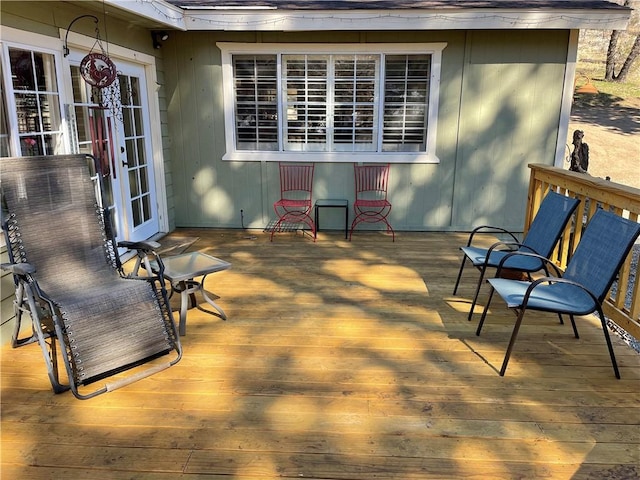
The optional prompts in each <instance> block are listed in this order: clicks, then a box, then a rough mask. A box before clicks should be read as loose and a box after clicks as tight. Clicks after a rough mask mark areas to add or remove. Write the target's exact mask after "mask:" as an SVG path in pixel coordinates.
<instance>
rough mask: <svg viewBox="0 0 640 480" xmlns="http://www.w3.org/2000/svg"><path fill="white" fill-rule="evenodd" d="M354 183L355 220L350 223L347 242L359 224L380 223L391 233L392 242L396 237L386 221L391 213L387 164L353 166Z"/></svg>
mask: <svg viewBox="0 0 640 480" xmlns="http://www.w3.org/2000/svg"><path fill="white" fill-rule="evenodd" d="M353 168H354V173H355V181H356V199H355V202H354V203H353V210H354V212H355V218H354V219H353V222H352V223H351V233H350V234H349V241H351V236H352V235H353V230H354V229H355V228H356V225H358V224H359V223H363V222H364V223H378V222H382V223H384V224H385V225H386V226H387V232H391V235H392V238H393V241H394V242H395V240H396V236H395V233H394V231H393V228H391V224H389V221H388V220H387V216H388V215H389V213H390V212H391V203H389V201H388V200H387V187H388V184H389V164H386V165H356V164H354V165H353Z"/></svg>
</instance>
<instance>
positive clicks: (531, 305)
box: [476, 209, 640, 378]
mask: <svg viewBox="0 0 640 480" xmlns="http://www.w3.org/2000/svg"><path fill="white" fill-rule="evenodd" d="M638 235H640V224H639V223H638V222H634V221H631V220H627V219H624V218H622V217H620V216H618V215H616V214H614V213H611V212H607V211H605V210H602V209H600V210H598V211H597V212H596V214H595V215H594V216H593V218H592V219H591V221H590V222H589V224H588V225H587V228H586V229H585V231H584V234H583V235H582V238H581V240H580V243H579V244H578V247H577V248H576V251H575V252H574V254H573V256H572V257H571V260H570V261H569V264H568V265H567V268H566V271H565V273H564V275H561V274H560V270H559V269H558V268H557V267H556V266H555V265H554V266H553V267H554V270H555V273H556V275H555V276H546V277H543V278H539V279H537V280H535V281H530V282H523V281H517V280H509V279H505V278H497V275H498V274H499V272H500V269H501V268H502V267H503V266H504V265H506V264H507V263H509V261H510V258H512V257H511V256H509V257H505V258H504V259H503V260H502V261H501V262H500V264H499V265H498V272H497V274H496V278H491V279H489V283H490V285H491V291H490V294H489V300H488V301H487V304H486V306H485V308H484V311H483V312H482V318H481V319H480V323H479V324H478V328H477V330H476V335H480V331H481V330H482V326H483V324H484V320H485V318H486V316H487V311H488V310H489V305H490V303H491V299H492V298H493V294H494V292H497V293H498V295H500V297H502V299H503V300H504V302H505V303H506V304H507V307H508V308H510V309H513V310H514V312H515V313H516V315H517V319H516V323H515V325H514V327H513V333H512V334H511V340H510V341H509V346H508V347H507V352H506V354H505V357H504V361H503V363H502V368H501V369H500V375H501V376H504V372H505V371H506V369H507V364H508V363H509V357H510V356H511V352H512V350H513V345H514V343H515V341H516V337H517V336H518V330H519V329H520V325H521V324H522V319H523V318H524V313H525V311H526V310H538V311H542V312H552V313H557V314H558V315H560V316H562V315H565V314H567V315H569V318H570V319H571V325H572V327H573V333H574V335H575V337H576V338H579V336H578V330H577V328H576V323H575V319H574V316H575V315H589V314H591V313H594V312H597V313H598V316H599V317H600V321H601V323H602V330H603V332H604V338H605V340H606V342H607V347H608V349H609V355H610V357H611V363H612V365H613V370H614V372H615V374H616V378H620V372H619V371H618V365H617V363H616V357H615V355H614V353H613V347H612V345H611V338H610V337H609V331H608V330H607V323H606V319H605V316H604V313H603V311H602V302H603V301H604V300H605V298H606V295H607V292H608V291H609V289H610V288H611V285H612V283H613V281H614V280H615V277H616V275H617V273H618V270H620V267H621V266H622V264H623V262H624V260H625V258H626V257H627V255H628V254H629V251H630V250H631V247H632V246H633V243H634V242H635V240H636V239H637V238H638ZM516 256H523V257H529V258H533V257H538V259H539V260H540V261H546V260H545V259H544V258H543V257H541V256H537V255H534V254H530V253H523V252H517V253H514V254H513V257H516ZM548 263H549V264H550V265H553V264H552V263H551V262H548Z"/></svg>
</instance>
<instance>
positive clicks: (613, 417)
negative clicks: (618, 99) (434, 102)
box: [1, 229, 640, 480]
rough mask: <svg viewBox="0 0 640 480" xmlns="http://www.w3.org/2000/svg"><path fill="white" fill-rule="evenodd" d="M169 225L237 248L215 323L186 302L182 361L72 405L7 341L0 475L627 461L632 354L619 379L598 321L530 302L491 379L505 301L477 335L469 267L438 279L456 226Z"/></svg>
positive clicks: (34, 352) (34, 361)
mask: <svg viewBox="0 0 640 480" xmlns="http://www.w3.org/2000/svg"><path fill="white" fill-rule="evenodd" d="M172 235H173V236H175V237H176V238H181V237H185V238H194V239H196V241H195V243H193V244H192V245H191V246H190V247H189V249H190V250H200V251H203V252H205V253H209V254H211V255H214V256H216V257H219V258H222V259H225V260H227V261H229V262H231V263H232V267H231V269H230V270H227V271H224V272H220V273H216V274H212V275H210V276H208V277H207V281H206V285H205V288H206V289H207V290H208V291H210V292H212V293H215V295H216V296H217V297H219V299H218V300H217V302H218V303H219V304H220V306H222V307H223V308H224V310H225V312H226V313H227V315H228V320H227V321H226V322H225V321H222V320H220V319H219V318H217V317H213V316H210V315H207V314H205V313H203V312H201V311H199V310H195V309H194V310H190V311H189V313H188V317H187V335H186V336H185V337H182V342H183V347H184V357H183V359H182V361H181V362H180V363H179V364H177V365H176V366H174V367H172V368H170V369H168V370H166V371H164V372H161V373H160V374H157V375H155V376H153V377H150V378H148V379H145V380H143V381H140V382H137V383H135V384H133V385H130V386H128V387H126V388H123V389H121V390H117V391H115V392H112V393H109V394H106V395H102V396H100V397H97V398H95V399H92V400H88V401H84V402H81V401H78V400H76V399H75V398H73V396H72V395H71V394H62V395H54V394H53V393H52V392H51V390H50V388H49V383H48V379H47V376H46V370H45V368H44V365H43V362H42V359H41V357H40V350H39V349H38V347H37V346H36V345H31V346H27V347H23V348H20V349H17V350H12V349H11V348H10V347H9V346H4V347H3V348H2V357H1V360H2V392H1V393H2V396H1V407H2V412H1V415H2V425H1V426H2V465H1V467H2V470H1V474H2V478H16V479H17V478H30V479H39V478H42V479H44V478H64V477H69V478H109V479H111V478H113V479H125V478H127V479H128V478H150V479H162V480H164V479H167V480H168V479H175V478H182V479H191V478H194V479H195V478H208V479H215V478H218V479H222V478H225V479H229V478H233V479H268V478H297V479H299V478H307V479H328V478H330V479H362V480H369V479H373V478H377V479H392V478H393V479H402V480H407V479H428V478H447V479H449V478H483V479H484V478H500V479H508V478H554V479H581V478H593V479H601V478H608V479H616V478H619V479H623V478H637V477H639V476H640V469H639V467H638V464H639V455H640V453H639V452H640V428H639V426H638V423H640V421H639V420H638V419H639V418H640V401H639V400H640V392H639V391H638V384H639V381H640V355H638V354H637V353H636V352H635V351H633V350H632V349H631V348H630V347H628V346H627V345H625V344H624V343H623V342H622V341H621V340H620V339H619V338H617V337H616V336H614V338H613V340H614V348H615V351H616V355H617V357H618V361H619V363H620V367H621V374H622V379H621V380H616V379H615V377H614V375H613V372H612V370H611V365H610V363H609V358H608V354H607V350H606V346H605V344H604V340H603V338H602V333H601V331H600V330H599V327H598V324H597V322H596V321H595V319H593V318H590V317H587V318H584V319H579V320H578V328H579V330H580V333H581V338H580V340H576V339H575V338H574V337H573V334H572V331H571V327H570V325H559V324H558V321H557V317H555V316H553V315H539V316H538V317H537V318H536V317H535V315H532V316H530V317H528V319H529V320H527V319H525V323H524V325H523V327H522V329H521V332H520V336H519V339H518V342H517V343H516V347H515V351H514V354H513V356H512V359H511V363H510V365H509V370H508V371H507V375H506V376H505V377H504V378H502V377H500V376H499V375H498V373H497V369H498V368H499V366H500V364H501V362H502V357H503V355H504V349H505V348H506V345H507V343H508V338H509V335H510V331H511V327H512V322H513V317H512V314H511V313H510V312H509V311H507V310H506V309H504V308H502V307H501V306H500V303H499V302H496V303H495V306H494V308H493V311H492V312H491V314H490V316H489V318H488V320H487V322H486V325H485V328H484V330H483V334H482V336H481V337H476V336H475V327H476V324H477V318H476V319H475V320H474V321H472V322H468V321H467V320H466V313H467V311H468V308H469V304H470V297H471V295H472V292H473V287H474V278H475V277H473V278H472V275H474V274H475V272H473V271H472V270H471V269H470V270H468V271H467V273H466V275H465V278H464V279H463V284H462V285H461V289H460V291H459V296H457V297H453V296H452V295H451V291H452V288H453V284H454V282H455V276H456V274H457V269H458V265H459V261H460V255H459V252H458V249H457V247H458V245H461V244H462V243H463V242H464V239H466V235H463V234H454V233H449V234H446V233H399V234H397V238H396V242H395V243H392V242H391V240H390V238H388V237H387V236H386V235H385V234H383V233H359V234H358V236H357V238H355V237H354V240H353V242H348V241H346V240H344V239H343V233H342V232H321V233H319V234H318V241H317V243H313V241H312V240H311V239H310V238H308V236H306V235H302V234H301V233H279V234H276V236H275V237H274V240H273V242H270V241H269V235H268V233H263V232H260V231H243V230H205V229H181V230H178V231H176V232H174V233H173V234H172ZM170 239H171V236H170V237H169V240H170ZM177 243H180V241H179V240H178V241H177ZM484 298H485V297H484V296H483V297H481V302H483V301H484ZM173 301H174V302H175V301H177V298H174V299H173ZM174 307H177V304H174ZM176 309H177V308H176ZM132 321H135V319H132Z"/></svg>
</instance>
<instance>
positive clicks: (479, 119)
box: [163, 31, 569, 230]
mask: <svg viewBox="0 0 640 480" xmlns="http://www.w3.org/2000/svg"><path fill="white" fill-rule="evenodd" d="M176 37H177V40H176V42H174V43H171V42H168V45H167V46H166V47H169V48H164V47H163V49H164V50H165V51H164V52H163V53H164V56H165V63H166V64H167V65H168V64H169V63H171V64H172V66H171V67H169V66H167V71H166V80H167V82H166V84H167V85H166V87H167V89H168V91H167V98H169V99H172V100H171V101H170V102H169V104H168V107H169V111H168V121H169V124H170V125H171V126H172V128H171V131H170V138H171V158H172V159H173V161H172V167H171V170H172V172H173V175H174V184H173V186H174V194H175V196H176V199H177V201H176V210H175V214H176V216H175V225H176V226H178V227H232V228H234V227H240V226H241V225H242V224H243V225H244V226H245V227H253V228H264V227H265V226H266V225H267V224H268V223H269V221H271V220H273V219H274V218H275V216H274V214H273V212H272V204H273V202H274V201H275V200H276V199H277V196H278V194H279V187H278V181H279V179H278V169H277V164H276V163H271V162H260V163H258V162H246V163H243V162H226V161H222V160H221V158H222V156H223V155H224V153H225V145H224V135H225V132H224V126H223V125H224V123H223V120H224V118H223V112H222V103H221V102H222V100H221V99H222V85H221V71H220V70H221V65H220V63H221V59H220V52H219V51H218V50H217V48H216V47H215V43H216V42H233V41H239V42H256V41H259V42H282V43H296V42H304V43H348V42H352V41H358V42H359V43H362V42H365V43H386V42H408V41H409V42H446V43H447V47H446V48H445V50H444V51H443V59H442V76H441V90H440V111H439V120H438V137H437V154H438V158H439V159H440V163H439V164H409V163H407V164H394V165H392V169H391V174H390V192H389V198H390V200H391V202H392V203H393V206H394V207H393V211H392V213H391V222H392V224H393V225H394V228H396V229H397V230H468V229H470V228H471V227H472V226H473V225H476V224H478V223H494V224H499V225H503V226H506V227H509V228H514V229H519V228H522V224H523V216H524V206H525V202H526V192H527V181H528V180H527V178H528V177H527V175H528V172H527V167H526V166H527V164H528V163H529V162H532V161H533V162H537V163H543V164H548V165H552V164H553V161H554V153H555V145H556V140H557V129H558V121H559V115H560V106H561V101H562V88H563V82H564V68H565V62H566V55H567V48H568V41H569V32H568V31H470V32H459V31H439V32H362V33H359V34H357V35H356V34H354V33H353V32H345V33H342V32H332V33H312V34H302V33H291V34H289V33H283V32H279V33H278V32H276V33H262V34H256V33H242V34H240V33H211V32H187V33H179V34H177V35H176ZM301 160H304V155H301ZM314 197H315V198H346V199H348V200H349V201H350V202H352V201H353V167H352V165H351V164H337V163H336V164H332V163H328V164H322V163H320V164H317V170H316V175H315V184H314ZM507 205H510V206H511V208H505V207H506V206H507ZM514 205H522V208H517V207H516V208H513V206H514ZM240 210H242V211H243V215H244V222H243V223H241V215H240ZM323 213H324V212H323ZM334 213H335V212H334ZM325 219H326V221H327V222H328V223H326V224H325ZM341 222H342V218H340V216H339V215H337V214H336V215H334V214H332V213H331V212H327V217H325V218H323V228H326V227H325V225H327V226H329V227H330V228H335V229H340V228H342V223H341Z"/></svg>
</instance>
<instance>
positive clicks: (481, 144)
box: [452, 31, 569, 228]
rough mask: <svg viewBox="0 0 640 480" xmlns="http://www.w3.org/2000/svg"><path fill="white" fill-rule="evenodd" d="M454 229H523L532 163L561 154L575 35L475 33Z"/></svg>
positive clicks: (465, 100) (468, 69) (471, 35)
mask: <svg viewBox="0 0 640 480" xmlns="http://www.w3.org/2000/svg"><path fill="white" fill-rule="evenodd" d="M469 38H470V40H469V42H468V46H467V49H466V58H465V66H464V86H463V90H462V102H461V108H460V112H461V113H460V118H461V120H460V140H459V144H458V156H457V160H456V176H455V185H456V191H455V195H454V197H453V203H454V217H453V219H452V226H454V227H459V228H468V226H469V225H477V224H482V223H491V224H497V225H506V226H512V227H513V226H519V225H522V218H523V215H524V208H525V203H526V196H527V186H528V175H529V172H528V168H527V164H528V163H531V162H533V163H543V164H547V165H552V164H553V160H554V156H555V145H556V141H557V132H558V122H559V118H560V106H561V102H562V85H563V79H564V70H565V60H566V51H567V44H568V39H569V34H568V32H564V31H544V32H543V31H518V32H481V31H478V32H470V33H469Z"/></svg>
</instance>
